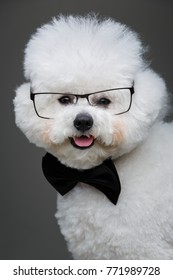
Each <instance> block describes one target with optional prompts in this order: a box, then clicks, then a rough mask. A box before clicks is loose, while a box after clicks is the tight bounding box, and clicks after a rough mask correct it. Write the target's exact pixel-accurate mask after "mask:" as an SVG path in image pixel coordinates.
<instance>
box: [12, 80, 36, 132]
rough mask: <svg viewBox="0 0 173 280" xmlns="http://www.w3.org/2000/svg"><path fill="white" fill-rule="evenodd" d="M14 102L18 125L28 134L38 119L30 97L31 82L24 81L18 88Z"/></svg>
mask: <svg viewBox="0 0 173 280" xmlns="http://www.w3.org/2000/svg"><path fill="white" fill-rule="evenodd" d="M13 104H14V112H15V122H16V125H17V126H18V127H19V128H20V129H21V130H22V131H23V132H24V133H25V134H26V135H27V134H28V133H29V131H31V130H32V125H33V124H34V123H37V119H38V118H37V117H36V114H35V111H34V107H33V102H32V100H31V99H30V83H24V84H22V85H21V86H19V87H18V88H17V89H16V96H15V98H14V100H13Z"/></svg>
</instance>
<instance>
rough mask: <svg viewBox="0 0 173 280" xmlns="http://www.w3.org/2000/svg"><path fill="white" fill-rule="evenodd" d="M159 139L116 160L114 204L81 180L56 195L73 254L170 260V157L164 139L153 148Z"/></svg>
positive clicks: (172, 254) (172, 231) (172, 228)
mask: <svg viewBox="0 0 173 280" xmlns="http://www.w3.org/2000/svg"><path fill="white" fill-rule="evenodd" d="M164 129H166V127H165V128H164ZM164 129H161V130H160V132H161V131H162V133H163V132H164ZM157 137H160V135H156V134H155V132H154V133H153V134H152V135H151V136H150V137H149V139H148V140H147V141H146V142H145V143H144V144H143V145H142V146H141V147H139V148H137V149H136V150H134V151H133V152H131V153H130V154H128V155H125V156H124V157H122V158H120V159H119V160H117V161H116V162H115V165H116V168H117V170H118V173H119V176H120V180H121V185H122V191H121V194H120V197H119V200H118V203H117V205H113V204H112V203H111V202H110V201H109V200H108V199H107V198H106V197H105V196H104V195H103V194H102V193H101V192H99V191H98V190H96V189H94V188H93V187H90V186H87V185H84V184H79V185H78V186H76V187H75V188H74V189H73V190H72V191H71V192H70V193H68V194H67V195H65V196H64V197H61V196H58V211H57V214H56V216H57V218H58V223H59V225H60V228H61V231H62V233H63V235H64V237H65V239H66V240H67V242H68V246H69V250H70V251H71V252H72V253H73V256H74V258H76V259H168V258H169V259H171V258H173V247H172V246H173V244H172V242H173V238H172V236H173V221H172V212H173V192H172V181H173V175H171V174H172V171H171V165H172V162H173V157H172V156H171V155H170V156H168V154H167V155H166V154H165V150H164V145H163V144H165V140H164V139H163V141H162V139H160V138H158V139H159V144H158V145H157V143H155V146H153V141H155V140H156V138H157ZM167 137H168V138H169V135H168V134H167ZM158 151H159V153H158ZM166 166H167V168H166ZM163 170H164V171H163Z"/></svg>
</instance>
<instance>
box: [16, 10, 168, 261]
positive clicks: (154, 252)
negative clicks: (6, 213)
mask: <svg viewBox="0 0 173 280" xmlns="http://www.w3.org/2000/svg"><path fill="white" fill-rule="evenodd" d="M143 53H144V48H143V46H142V44H141V42H140V40H139V38H138V36H137V35H136V33H134V32H133V31H131V30H130V29H129V28H127V27H126V26H125V25H122V24H120V23H117V22H115V21H113V20H111V19H104V20H99V19H97V17H95V16H90V15H89V16H86V17H73V16H68V17H63V16H60V17H58V18H56V19H54V20H52V21H51V22H50V23H49V24H46V25H44V26H43V27H41V28H39V29H38V30H37V32H36V34H34V35H33V36H32V38H31V40H30V41H29V43H28V45H27V47H26V51H25V61H24V69H25V77H26V79H27V80H28V82H27V83H24V84H23V85H21V86H20V87H19V88H18V89H17V91H16V97H15V99H14V105H15V114H16V124H17V126H19V128H20V129H21V130H22V131H23V132H24V133H25V135H26V136H27V138H28V139H29V140H30V141H31V142H32V143H35V144H36V145H37V146H39V147H42V148H44V149H45V150H46V151H47V152H48V154H47V156H48V161H47V162H46V168H48V169H50V170H48V172H49V173H51V172H52V170H54V171H55V170H56V171H55V172H54V171H53V174H48V175H47V179H48V180H49V181H50V182H51V183H52V184H53V185H56V182H59V181H56V180H59V179H57V178H54V177H56V176H59V177H61V174H58V173H59V169H58V168H60V173H61V168H62V169H63V172H65V177H66V178H64V179H63V180H64V184H65V183H67V185H68V183H69V184H71V183H70V182H66V179H67V181H68V180H69V181H70V178H69V176H70V175H69V174H70V173H69V172H72V173H73V172H74V173H75V172H76V174H79V173H80V174H84V173H83V172H85V171H86V172H88V174H90V173H93V172H94V173H95V170H97V167H98V166H99V168H100V166H101V167H103V165H104V164H105V161H108V165H109V164H110V165H111V163H112V162H113V163H114V165H115V167H116V169H115V170H113V169H111V170H113V171H110V169H109V168H108V167H105V169H109V171H108V173H109V175H110V173H111V172H113V173H111V176H113V177H114V175H115V174H116V170H117V173H118V175H117V174H116V175H115V177H116V178H114V179H115V181H116V182H114V181H112V178H111V179H110V178H108V182H109V180H110V181H111V182H110V185H111V184H113V190H112V189H111V190H110V192H109V183H108V182H107V183H106V184H107V187H106V184H105V187H104V190H103V189H98V188H97V183H96V188H95V187H94V184H92V183H91V184H88V185H87V184H86V182H87V176H90V175H86V176H85V177H86V178H85V180H86V181H85V180H84V181H83V182H80V181H82V180H81V179H80V178H78V179H75V182H74V185H73V186H71V185H70V187H69V189H68V192H67V191H66V190H64V189H63V183H62V182H60V183H59V184H60V185H61V183H62V186H60V185H58V183H57V189H58V191H59V192H60V193H61V194H58V203H57V205H58V206H57V207H58V210H57V214H56V217H57V219H58V224H59V225H60V228H61V231H62V233H63V235H64V237H65V239H66V241H67V243H68V248H69V250H70V251H71V252H72V254H73V256H74V258H75V259H173V172H172V167H173V137H172V136H173V125H172V123H164V122H163V121H162V119H163V117H164V116H165V114H166V112H167V110H168V108H167V104H168V98H167V90H166V87H165V83H164V81H163V79H162V78H161V77H159V76H158V75H157V74H156V73H155V72H153V71H152V70H151V69H150V68H149V66H148V64H147V63H145V61H144V59H143ZM30 91H31V94H30ZM49 159H50V162H49ZM56 164H57V165H56ZM114 165H113V167H114ZM104 166H105V165H104ZM115 167H114V168H115ZM65 168H66V169H65ZM111 168H112V167H111ZM43 169H44V167H43ZM64 170H65V171H64ZM66 170H67V173H66ZM84 170H85V171H84ZM44 173H46V172H45V171H44ZM56 173H57V174H56ZM96 173H97V172H96ZM86 174H87V173H86ZM49 175H50V177H51V176H52V177H53V179H52V178H50V177H49ZM109 175H106V174H103V176H102V175H100V176H102V177H103V178H102V179H100V181H101V180H103V181H104V176H105V180H107V177H109ZM118 176H119V180H120V183H119V182H118ZM97 177H98V178H97V182H98V181H99V178H100V177H99V176H97ZM60 179H62V178H60ZM51 180H52V181H51ZM72 181H74V178H73V179H72ZM77 181H79V182H78V183H77ZM72 183H73V182H72ZM76 183H77V184H76ZM114 184H115V190H114ZM116 185H117V186H116ZM120 185H121V186H120ZM60 187H61V188H62V189H61V190H60ZM120 188H121V189H120ZM111 191H112V192H111ZM62 194H63V195H62Z"/></svg>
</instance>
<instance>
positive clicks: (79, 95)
mask: <svg viewBox="0 0 173 280" xmlns="http://www.w3.org/2000/svg"><path fill="white" fill-rule="evenodd" d="M89 95H90V94H78V95H76V104H77V103H78V104H79V99H82V100H84V101H85V99H86V100H87V102H88V104H89V105H91V103H90V101H89ZM82 103H83V102H82Z"/></svg>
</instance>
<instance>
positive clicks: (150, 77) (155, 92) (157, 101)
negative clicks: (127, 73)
mask: <svg viewBox="0 0 173 280" xmlns="http://www.w3.org/2000/svg"><path fill="white" fill-rule="evenodd" d="M134 89H135V94H134V96H133V100H134V104H135V105H136V107H137V108H138V109H139V111H141V112H142V113H143V114H144V115H145V116H146V117H148V118H149V119H150V122H154V121H155V120H156V119H158V118H159V119H163V117H164V116H165V115H166V113H167V111H168V92H167V88H166V85H165V82H164V80H163V79H162V78H161V77H160V76H159V75H158V74H157V73H155V72H154V71H153V70H151V69H149V68H148V69H146V70H145V71H142V72H139V73H138V74H137V75H136V78H135V80H134Z"/></svg>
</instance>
